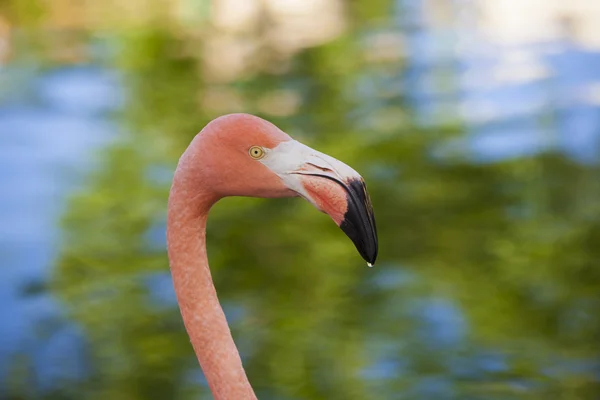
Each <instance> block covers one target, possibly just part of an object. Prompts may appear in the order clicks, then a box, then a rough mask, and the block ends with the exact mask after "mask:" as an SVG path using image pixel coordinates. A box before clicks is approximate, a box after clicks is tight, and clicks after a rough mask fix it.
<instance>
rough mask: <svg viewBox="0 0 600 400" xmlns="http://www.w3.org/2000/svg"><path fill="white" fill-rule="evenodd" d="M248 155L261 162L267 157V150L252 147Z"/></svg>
mask: <svg viewBox="0 0 600 400" xmlns="http://www.w3.org/2000/svg"><path fill="white" fill-rule="evenodd" d="M248 154H250V157H252V158H254V159H255V160H260V159H261V158H263V157H264V156H265V150H264V149H263V148H262V147H259V146H252V147H250V150H248Z"/></svg>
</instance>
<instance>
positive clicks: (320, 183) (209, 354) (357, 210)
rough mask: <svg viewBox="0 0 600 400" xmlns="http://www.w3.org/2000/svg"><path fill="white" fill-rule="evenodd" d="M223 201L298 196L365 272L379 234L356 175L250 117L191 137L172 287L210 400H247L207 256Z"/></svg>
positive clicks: (171, 237) (171, 246)
mask: <svg viewBox="0 0 600 400" xmlns="http://www.w3.org/2000/svg"><path fill="white" fill-rule="evenodd" d="M226 196H246V197H263V198H275V197H294V196H300V197H303V198H305V199H306V200H308V201H309V202H310V203H312V204H313V205H314V206H315V207H316V208H317V209H318V210H319V211H321V212H324V213H326V214H328V215H329V216H330V217H331V219H333V221H334V222H335V223H336V224H337V225H338V226H339V227H340V228H341V229H342V230H343V231H344V232H345V233H346V235H347V236H348V237H349V238H350V239H351V240H352V242H353V243H354V245H355V247H356V249H357V250H358V252H359V253H360V255H361V256H362V257H363V258H364V259H365V260H366V261H367V263H368V264H369V266H372V265H373V264H374V263H375V259H376V258H377V251H378V243H377V231H376V227H375V219H374V216H373V209H372V206H371V201H370V198H369V195H368V193H367V190H366V186H365V184H364V181H363V179H362V177H361V176H360V175H359V174H358V172H356V171H355V170H353V169H352V168H350V167H349V166H347V165H346V164H344V163H342V162H340V161H338V160H336V159H335V158H333V157H330V156H328V155H326V154H323V153H321V152H318V151H316V150H313V149H311V148H310V147H308V146H306V145H304V144H301V143H300V142H298V141H296V140H293V139H292V138H291V137H290V136H288V135H287V134H286V133H284V132H283V131H281V130H280V129H279V128H278V127H276V126H275V125H273V124H272V123H270V122H268V121H266V120H264V119H261V118H259V117H256V116H253V115H250V114H228V115H224V116H221V117H218V118H216V119H214V120H212V121H211V122H209V123H208V124H207V125H206V126H205V127H204V128H203V129H202V131H200V133H198V134H197V135H196V136H195V137H194V139H193V140H192V142H191V143H190V145H189V146H188V148H187V149H186V150H185V152H184V153H183V155H182V156H181V158H180V159H179V163H178V165H177V169H176V171H175V174H174V177H173V182H172V186H171V190H170V193H169V201H168V212H167V249H168V255H169V264H170V268H171V275H172V278H173V285H174V288H175V292H176V296H177V301H178V304H179V308H180V311H181V315H182V318H183V322H184V325H185V329H186V331H187V333H188V335H189V337H190V340H191V343H192V346H193V348H194V352H195V353H196V356H197V358H198V362H199V364H200V367H201V368H202V371H203V372H204V376H205V378H206V380H207V382H208V385H209V387H210V390H211V392H212V394H213V396H214V398H215V400H253V399H256V395H255V393H254V391H253V389H252V387H251V385H250V383H249V381H248V377H247V376H246V373H245V371H244V368H243V366H242V361H241V358H240V355H239V352H238V350H237V348H236V345H235V343H234V341H233V338H232V336H231V331H230V329H229V326H228V324H227V320H226V318H225V314H224V313H223V309H222V308H221V306H220V304H219V300H218V298H217V292H216V289H215V286H214V284H213V280H212V277H211V273H210V269H209V266H208V259H207V254H206V221H207V218H208V212H209V210H210V208H211V207H212V205H213V204H215V203H216V202H217V201H218V200H219V199H221V198H223V197H226Z"/></svg>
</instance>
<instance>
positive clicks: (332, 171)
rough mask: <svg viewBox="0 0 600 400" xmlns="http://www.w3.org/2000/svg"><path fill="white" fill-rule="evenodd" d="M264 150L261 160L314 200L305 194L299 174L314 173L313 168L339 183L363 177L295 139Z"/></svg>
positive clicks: (299, 192) (290, 184) (304, 195)
mask: <svg viewBox="0 0 600 400" xmlns="http://www.w3.org/2000/svg"><path fill="white" fill-rule="evenodd" d="M265 151H266V155H265V156H264V157H263V158H262V159H261V160H260V162H261V163H263V164H264V165H265V166H266V167H267V168H269V169H270V170H271V171H273V173H275V174H276V175H277V176H279V177H280V178H281V180H282V181H283V182H284V183H285V185H286V186H287V187H288V188H290V189H291V190H293V191H295V192H296V193H298V194H299V195H301V196H302V197H304V198H306V199H307V200H309V201H310V202H311V203H312V202H313V201H312V199H311V198H310V196H308V195H307V193H306V191H305V189H304V186H303V185H302V183H301V181H300V179H299V178H300V177H299V175H315V171H318V174H319V175H321V176H324V177H329V178H332V179H334V180H336V181H339V182H340V183H345V182H348V181H349V180H350V179H362V178H361V176H360V174H359V173H358V172H356V171H355V170H354V169H352V168H350V167H349V166H348V165H346V164H344V163H343V162H341V161H339V160H336V159H335V158H333V157H331V156H328V155H327V154H324V153H321V152H320V151H317V150H314V149H311V148H310V147H308V146H306V145H304V144H302V143H300V142H298V141H296V140H288V141H286V142H282V143H281V144H279V145H278V146H277V147H274V148H273V149H265Z"/></svg>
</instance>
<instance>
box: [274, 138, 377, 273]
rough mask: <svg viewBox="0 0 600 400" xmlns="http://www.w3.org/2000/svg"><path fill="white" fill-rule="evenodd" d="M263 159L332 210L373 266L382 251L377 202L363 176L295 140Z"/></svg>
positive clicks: (303, 192) (300, 191) (287, 181)
mask: <svg viewBox="0 0 600 400" xmlns="http://www.w3.org/2000/svg"><path fill="white" fill-rule="evenodd" d="M278 147H279V148H277V147H276V148H274V149H272V150H271V151H270V153H269V154H267V156H266V157H265V160H264V161H263V163H264V164H265V165H266V166H267V167H269V168H270V169H271V170H272V171H273V172H275V173H277V175H279V177H280V178H281V179H282V180H283V181H284V183H285V184H286V185H287V186H288V187H289V188H290V189H292V190H293V191H294V192H296V193H297V194H298V195H300V196H302V197H304V198H305V199H306V200H308V201H309V202H310V203H312V204H313V205H314V206H315V207H316V208H317V209H318V210H320V211H322V212H324V213H326V214H328V215H329V216H330V217H331V218H332V219H333V221H334V222H335V223H336V224H337V225H338V226H339V227H340V228H341V229H342V231H344V233H346V235H347V236H348V237H349V238H350V240H352V242H353V243H354V245H355V247H356V249H357V250H358V252H359V253H360V255H361V256H362V257H363V258H364V259H365V261H367V263H368V264H369V266H372V265H373V264H375V260H376V259H377V252H378V240H377V228H376V225H375V216H374V214H373V206H372V205H371V199H370V198H369V193H368V192H367V187H366V185H365V182H364V180H363V178H362V177H361V176H360V174H359V173H358V172H356V171H355V170H353V169H352V168H350V167H349V166H348V165H346V164H344V163H343V162H341V161H339V160H337V159H335V158H333V157H331V156H328V155H327V154H323V153H321V152H319V151H316V150H314V149H311V148H310V147H308V146H305V145H303V144H301V143H300V142H297V141H295V140H291V141H287V142H284V143H283V144H281V145H279V146H278Z"/></svg>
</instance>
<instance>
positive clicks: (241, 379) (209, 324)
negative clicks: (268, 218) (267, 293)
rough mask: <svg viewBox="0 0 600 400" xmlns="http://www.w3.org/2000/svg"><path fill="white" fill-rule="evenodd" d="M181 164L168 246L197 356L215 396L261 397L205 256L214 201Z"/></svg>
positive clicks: (249, 399)
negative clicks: (245, 368)
mask: <svg viewBox="0 0 600 400" xmlns="http://www.w3.org/2000/svg"><path fill="white" fill-rule="evenodd" d="M185 172H186V171H185V170H182V169H181V168H178V171H177V173H176V175H175V178H174V180H173V186H172V188H171V193H170V196H169V208H168V216H167V247H168V253H169V262H170V266H171V274H172V277H173V285H174V287H175V292H176V294H177V300H178V302H179V308H180V310H181V315H182V317H183V322H184V324H185V328H186V330H187V332H188V335H189V337H190V340H191V342H192V346H193V347H194V351H195V352H196V356H197V357H198V361H199V363H200V366H201V367H202V370H203V372H204V376H205V377H206V380H207V381H208V384H209V386H210V389H211V391H212V393H213V396H214V398H215V400H232V399H235V400H256V395H255V394H254V391H253V390H252V387H251V386H250V383H249V381H248V378H247V376H246V373H245V371H244V368H243V366H242V361H241V359H240V355H239V352H238V350H237V348H236V345H235V343H234V341H233V338H232V336H231V331H230V330H229V326H228V324H227V320H226V319H225V314H224V313H223V309H222V308H221V305H220V304H219V300H218V298H217V292H216V289H215V286H214V284H213V280H212V276H211V273H210V269H209V266H208V259H207V255H206V221H207V218H208V210H209V209H210V207H211V205H212V204H213V203H214V201H215V199H214V198H211V197H210V196H209V195H205V194H203V193H198V187H206V186H205V185H197V179H186V176H185V175H186V173H185Z"/></svg>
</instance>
